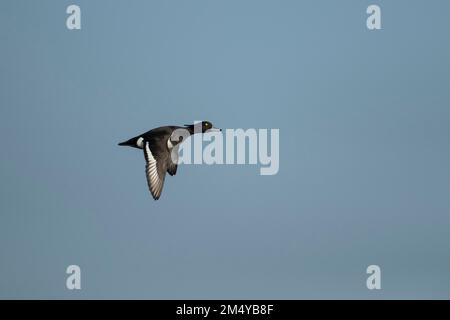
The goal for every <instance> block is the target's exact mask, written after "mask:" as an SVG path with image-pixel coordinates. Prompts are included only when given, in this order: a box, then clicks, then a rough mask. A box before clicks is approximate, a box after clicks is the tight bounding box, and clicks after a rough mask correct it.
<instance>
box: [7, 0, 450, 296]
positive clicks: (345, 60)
mask: <svg viewBox="0 0 450 320" xmlns="http://www.w3.org/2000/svg"><path fill="white" fill-rule="evenodd" d="M70 4H78V5H79V6H80V7H81V15H82V29H81V30H79V31H70V30H68V29H67V28H66V18H67V16H68V15H67V14H66V8H67V6H68V5H70ZM370 4H378V5H380V6H381V9H382V28H383V29H382V30H380V31H375V32H373V31H369V30H367V28H366V18H367V14H366V8H367V6H368V5H370ZM449 12H450V2H449V1H447V0H441V1H438V0H433V1H424V0H421V1H406V0H396V1H382V0H372V1H360V0H352V1H350V0H342V1H331V0H328V1H319V0H310V1H299V0H281V1H275V0H270V1H268V0H227V1H224V0H218V1H209V0H208V1H207V0H192V1H156V0H152V1H137V0H134V1H124V0H121V1H112V0H111V1H84V0H76V1H75V0H74V1H56V0H54V1H49V0H42V1H23V0H17V1H12V0H2V1H0V43H1V45H0V46H1V47H0V48H1V50H0V136H1V151H0V161H1V167H0V298H63V299H78V298H125V299H127V298H149V299H188V298H189V299H197V298H202V299H205V298H206V299H226V298H234V299H248V298H254V299H272V298H275V299H300V298H325V299H329V298H339V299H345V298H357V299H379V298H386V299H391V298H426V299H428V298H445V299H449V298H450V250H449V246H450V231H449V228H450V149H449V145H450V144H449V142H450V141H449V140H450V125H449V123H450V90H449V84H450V81H449V77H450V59H449V57H450V42H449V40H448V39H449V31H450V18H449V16H448V14H449ZM203 119H207V120H210V121H212V122H213V123H214V124H215V125H216V126H218V127H221V128H279V129H280V170H279V173H278V174H277V175H274V176H261V175H259V167H258V166H255V165H244V166H243V165H241V166H237V165H215V166H214V165H213V166H207V165H195V166H194V165H185V166H181V167H180V168H179V170H178V173H177V176H176V177H167V179H166V183H165V186H164V190H163V193H162V197H161V199H160V200H159V201H154V200H153V199H152V198H151V196H150V194H149V191H148V190H147V185H146V180H145V174H144V165H145V164H144V157H143V154H142V152H140V151H138V150H136V149H131V148H123V147H118V146H117V143H118V142H120V141H123V140H125V139H128V138H131V137H133V136H135V135H137V134H140V133H142V132H145V131H147V130H149V129H151V128H154V127H158V126H161V125H169V124H173V125H182V124H185V123H190V122H192V121H194V120H203ZM71 264H76V265H79V266H80V267H81V286H82V289H81V290H79V291H76V290H74V291H69V290H67V289H66V286H65V283H66V277H67V275H66V273H65V270H66V268H67V266H68V265H71ZM371 264H376V265H379V266H380V267H381V272H382V279H381V285H382V289H381V290H378V291H377V290H373V291H370V290H368V289H367V288H366V278H367V276H368V275H367V274H366V268H367V266H369V265H371Z"/></svg>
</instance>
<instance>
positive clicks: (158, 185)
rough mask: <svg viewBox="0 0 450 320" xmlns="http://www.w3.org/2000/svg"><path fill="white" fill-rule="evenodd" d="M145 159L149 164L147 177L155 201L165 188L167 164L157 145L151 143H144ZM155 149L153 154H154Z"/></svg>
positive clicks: (146, 169) (146, 166) (146, 170)
mask: <svg viewBox="0 0 450 320" xmlns="http://www.w3.org/2000/svg"><path fill="white" fill-rule="evenodd" d="M143 149H144V157H145V161H146V162H147V164H146V165H145V173H146V176H147V184H148V189H149V190H150V192H151V194H152V196H153V199H155V200H158V199H159V197H160V196H161V192H162V189H163V186H164V178H165V177H166V170H167V162H166V161H165V160H166V159H164V158H165V157H164V156H162V154H161V153H160V150H156V149H157V148H156V146H155V144H153V146H152V144H151V143H150V142H149V141H145V142H144V148H143ZM152 149H153V152H152Z"/></svg>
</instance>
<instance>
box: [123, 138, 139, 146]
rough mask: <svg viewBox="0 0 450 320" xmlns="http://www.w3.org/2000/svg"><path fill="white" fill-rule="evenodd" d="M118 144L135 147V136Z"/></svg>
mask: <svg viewBox="0 0 450 320" xmlns="http://www.w3.org/2000/svg"><path fill="white" fill-rule="evenodd" d="M119 146H126V147H135V146H136V138H131V139H130V140H127V141H124V142H121V143H119Z"/></svg>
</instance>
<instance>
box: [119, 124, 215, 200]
mask: <svg viewBox="0 0 450 320" xmlns="http://www.w3.org/2000/svg"><path fill="white" fill-rule="evenodd" d="M200 126H201V128H200ZM178 129H183V132H186V133H187V134H188V135H193V134H195V133H204V132H206V131H208V130H211V131H221V129H217V128H214V127H213V125H212V123H211V122H209V121H202V122H201V123H198V124H195V125H194V124H192V125H185V126H184V127H178V126H164V127H159V128H155V129H152V130H150V131H147V132H146V133H144V134H141V135H138V136H136V137H134V138H131V139H129V140H127V141H124V142H121V143H119V146H128V147H133V148H137V149H141V150H143V151H144V158H145V161H146V166H145V174H146V176H147V185H148V189H149V190H150V193H151V194H152V196H153V199H155V200H158V199H159V197H160V196H161V192H162V189H163V186H164V179H165V176H166V172H167V173H169V174H170V175H171V176H174V175H175V174H176V173H177V167H178V164H177V162H178V159H177V157H178V147H179V144H180V143H181V142H182V141H183V140H184V139H185V137H184V136H183V135H179V134H174V132H175V131H176V130H178ZM200 129H201V130H200ZM172 151H173V152H172Z"/></svg>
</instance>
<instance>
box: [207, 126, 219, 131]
mask: <svg viewBox="0 0 450 320" xmlns="http://www.w3.org/2000/svg"><path fill="white" fill-rule="evenodd" d="M208 131H210V132H221V131H222V129H219V128H214V127H212V128H211V129H209V130H208Z"/></svg>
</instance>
